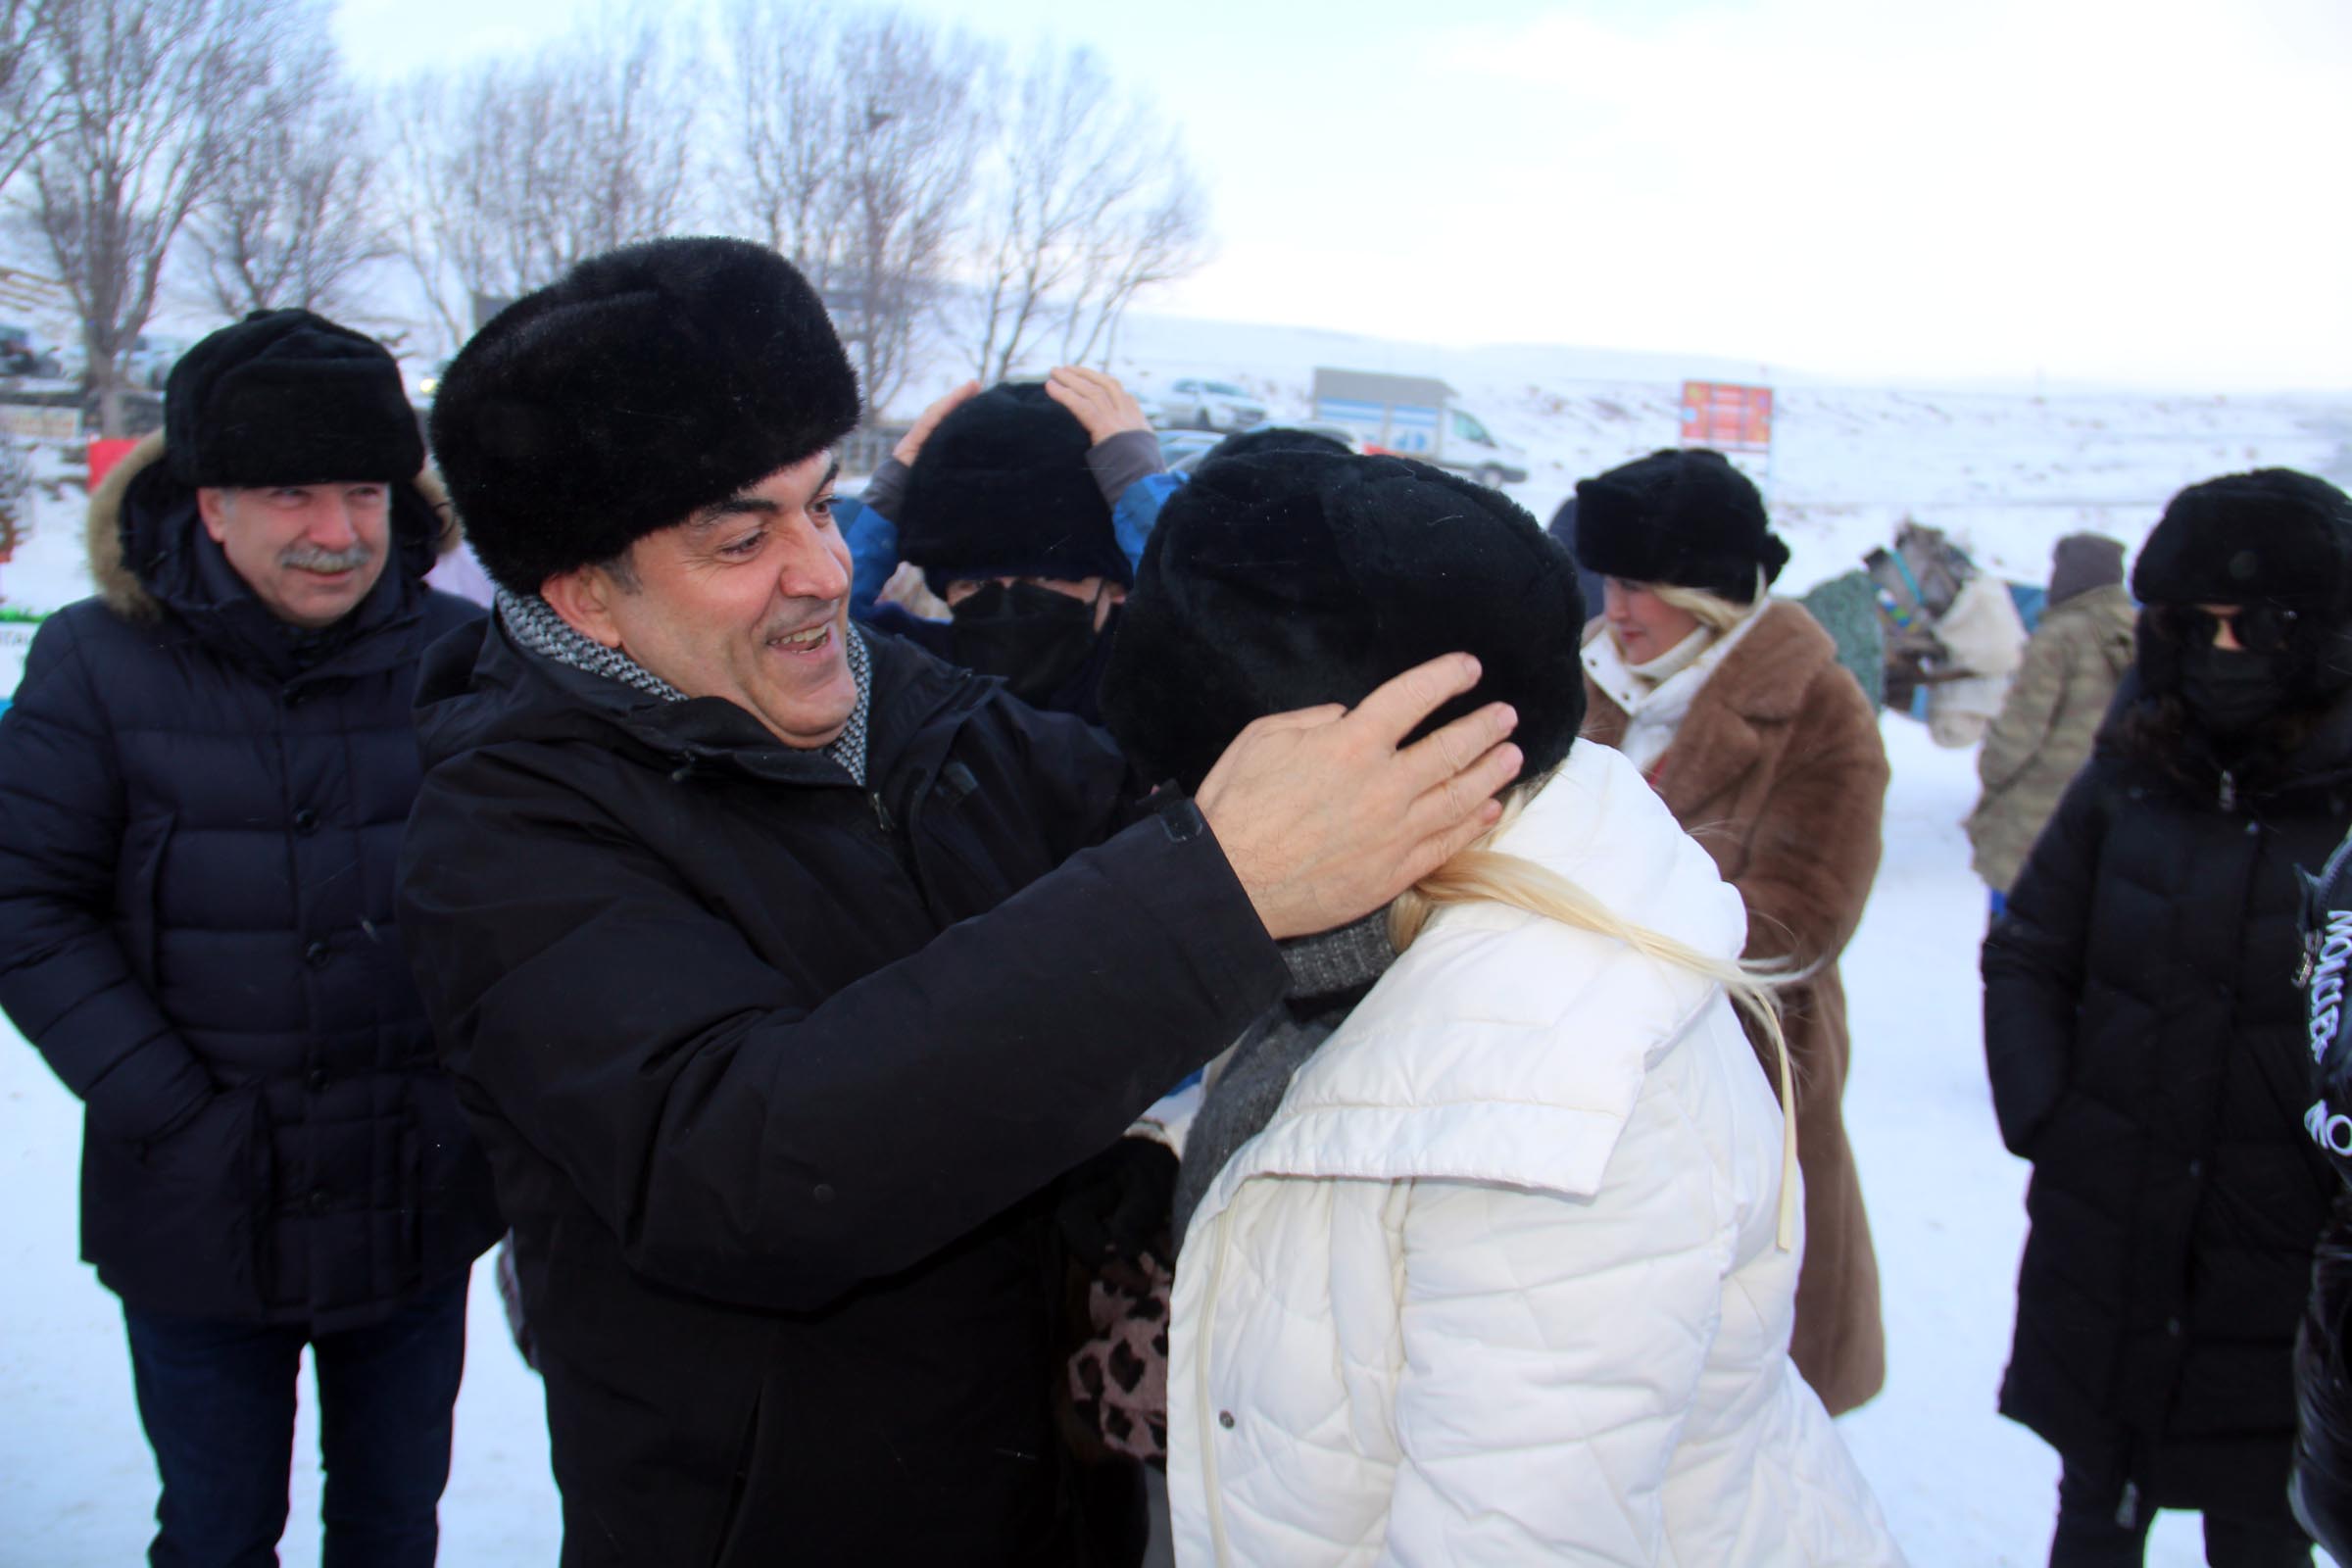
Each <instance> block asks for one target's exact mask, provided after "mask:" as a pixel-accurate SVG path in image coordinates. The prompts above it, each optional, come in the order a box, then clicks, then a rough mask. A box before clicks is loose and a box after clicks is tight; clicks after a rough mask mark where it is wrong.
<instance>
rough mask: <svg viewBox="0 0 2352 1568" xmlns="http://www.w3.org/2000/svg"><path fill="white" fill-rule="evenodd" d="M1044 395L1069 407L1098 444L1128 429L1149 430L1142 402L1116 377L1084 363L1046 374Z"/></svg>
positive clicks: (1089, 437) (1064, 406) (1150, 422)
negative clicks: (1088, 366) (1092, 368)
mask: <svg viewBox="0 0 2352 1568" xmlns="http://www.w3.org/2000/svg"><path fill="white" fill-rule="evenodd" d="M1046 396H1048V397H1050V398H1052V399H1053V400H1054V402H1056V403H1058V404H1060V405H1061V406H1062V407H1063V408H1065V409H1067V410H1069V411H1070V414H1071V417H1074V418H1075V419H1077V421H1078V422H1079V423H1080V424H1081V425H1084V426H1085V427H1086V434H1087V438H1088V439H1089V440H1091V441H1093V442H1094V443H1095V444H1096V445H1098V446H1100V445H1101V444H1102V443H1103V442H1105V441H1107V440H1109V439H1110V438H1111V437H1112V436H1114V435H1123V434H1125V433H1126V432H1127V431H1129V430H1149V429H1151V428H1152V421H1151V420H1150V419H1147V418H1145V417H1144V406H1143V405H1142V404H1140V403H1138V402H1136V401H1135V394H1134V393H1132V392H1130V391H1128V390H1127V389H1126V388H1125V387H1123V386H1121V385H1120V384H1119V382H1118V378H1117V377H1116V376H1113V375H1109V374H1106V373H1105V372H1103V371H1102V370H1090V369H1088V368H1086V367H1085V366H1083V365H1064V366H1061V367H1059V368H1056V369H1055V370H1054V373H1053V374H1052V375H1049V376H1047V377H1046Z"/></svg>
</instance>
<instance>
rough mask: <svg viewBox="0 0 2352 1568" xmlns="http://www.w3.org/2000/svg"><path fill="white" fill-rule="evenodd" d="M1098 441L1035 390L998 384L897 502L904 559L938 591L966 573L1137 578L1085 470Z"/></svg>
mask: <svg viewBox="0 0 2352 1568" xmlns="http://www.w3.org/2000/svg"><path fill="white" fill-rule="evenodd" d="M1093 445H1094V438H1093V437H1092V436H1089V435H1088V434H1087V433H1086V427H1085V426H1084V425H1082V424H1080V423H1079V422H1078V417H1077V416H1076V415H1073V414H1072V413H1070V411H1069V410H1067V409H1065V408H1063V407H1062V406H1061V405H1060V404H1058V403H1056V402H1054V400H1053V398H1051V397H1049V396H1048V395H1047V393H1046V389H1045V387H1044V386H1043V385H1042V384H1040V383H1038V382H1034V381H1031V382H1015V381H1006V382H1004V383H1002V384H1000V385H997V386H992V387H990V388H989V389H988V390H987V391H985V392H983V393H981V394H980V395H979V396H978V397H975V398H972V399H970V400H968V401H967V402H965V403H963V404H962V405H961V406H960V407H958V408H957V409H956V412H955V413H953V414H951V415H949V416H948V417H946V418H944V419H942V420H941V421H940V422H939V428H938V429H936V430H934V431H932V432H931V436H930V439H928V440H926V441H925V442H924V443H923V450H922V451H921V452H920V453H918V454H917V455H916V457H915V460H914V468H913V470H912V471H911V472H910V473H909V474H908V475H907V495H906V498H905V500H903V501H902V502H901V503H900V504H899V515H898V517H897V518H896V521H897V522H898V525H899V555H900V557H901V558H902V559H904V560H907V561H910V562H912V563H913V564H916V565H917V566H920V567H922V568H923V572H924V575H925V576H926V577H928V578H929V580H930V583H931V591H932V592H933V593H942V592H945V591H946V585H947V584H948V583H949V582H950V581H952V580H953V579H955V578H957V577H1059V578H1064V579H1067V580H1069V581H1072V582H1075V581H1078V580H1079V579H1081V578H1086V577H1095V576H1103V577H1109V578H1112V579H1113V580H1115V581H1118V582H1122V583H1124V582H1127V581H1128V580H1129V579H1130V578H1131V577H1132V576H1133V575H1134V573H1133V572H1132V571H1131V570H1130V569H1129V568H1128V564H1127V557H1126V555H1125V554H1124V553H1123V552H1122V551H1121V550H1120V549H1119V544H1118V539H1117V536H1116V535H1114V534H1113V533H1112V532H1111V526H1110V504H1109V503H1108V502H1106V501H1104V500H1103V491H1102V488H1101V486H1099V485H1097V484H1096V483H1095V475H1094V470H1093V469H1092V468H1090V467H1088V466H1087V463H1086V454H1087V450H1088V449H1089V448H1090V447H1092V446H1093Z"/></svg>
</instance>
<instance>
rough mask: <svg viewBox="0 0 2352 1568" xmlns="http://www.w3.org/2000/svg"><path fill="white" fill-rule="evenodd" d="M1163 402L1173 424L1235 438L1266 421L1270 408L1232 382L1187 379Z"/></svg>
mask: <svg viewBox="0 0 2352 1568" xmlns="http://www.w3.org/2000/svg"><path fill="white" fill-rule="evenodd" d="M1159 402H1160V407H1161V410H1162V412H1163V414H1164V416H1165V417H1166V419H1167V422H1168V423H1169V424H1172V425H1189V426H1190V427H1192V428H1193V429H1196V430H1221V431H1223V432H1224V433H1225V434H1227V435H1231V434H1232V433H1233V432H1234V431H1236V430H1247V429H1250V427H1252V426H1253V425H1260V424H1263V423H1265V422H1266V406H1265V405H1264V404H1263V403H1260V402H1259V401H1258V400H1257V399H1255V398H1253V397H1251V396H1250V394H1249V393H1247V392H1245V391H1243V390H1242V389H1241V388H1240V387H1238V386H1235V385H1234V384H1233V383H1232V382H1231V381H1204V380H1201V379H1200V378H1198V377H1196V376H1186V377H1185V378H1184V379H1183V380H1181V381H1178V382H1176V383H1174V384H1173V385H1171V386H1170V387H1169V388H1168V390H1167V394H1166V396H1164V397H1162V398H1161V399H1160V400H1159Z"/></svg>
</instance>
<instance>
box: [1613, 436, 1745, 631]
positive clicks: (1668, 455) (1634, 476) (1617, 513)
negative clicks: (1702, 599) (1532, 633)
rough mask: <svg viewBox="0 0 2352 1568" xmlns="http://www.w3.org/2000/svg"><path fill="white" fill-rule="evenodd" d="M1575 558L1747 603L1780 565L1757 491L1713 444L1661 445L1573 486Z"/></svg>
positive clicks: (1616, 573) (1631, 578) (1618, 573)
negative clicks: (1677, 447) (1761, 579)
mask: <svg viewBox="0 0 2352 1568" xmlns="http://www.w3.org/2000/svg"><path fill="white" fill-rule="evenodd" d="M1576 559H1577V560H1578V561H1579V562H1581V563H1583V564H1584V565H1585V566H1586V567H1587V568H1589V569H1590V570H1593V571H1597V572H1599V573H1600V574H1601V575H1602V576H1604V577H1621V578H1623V579H1624V580H1625V581H1627V582H1638V583H1670V584H1672V585H1674V586H1676V587H1680V588H1699V589H1704V590H1705V591H1706V592H1708V593H1711V594H1717V595H1720V596H1721V597H1723V598H1725V599H1728V600H1730V601H1731V602H1732V603H1734V604H1736V605H1745V604H1752V603H1753V602H1754V601H1755V597H1756V574H1757V572H1758V571H1761V572H1762V573H1763V575H1764V581H1765V583H1766V584H1768V585H1769V584H1770V583H1771V582H1773V581H1774V579H1776V578H1778V577H1779V576H1780V574H1781V568H1782V567H1783V566H1786V565H1787V564H1789V547H1788V546H1787V545H1786V544H1784V543H1782V541H1781V537H1780V535H1778V534H1776V533H1774V532H1773V531H1772V528H1771V525H1770V524H1769V523H1768V522H1767V521H1766V520H1765V516H1764V497H1763V496H1762V495H1761V494H1759V493H1758V492H1757V490H1756V487H1755V485H1754V484H1753V483H1752V482H1751V481H1750V480H1749V479H1748V477H1747V475H1746V474H1744V473H1741V472H1740V470H1739V469H1738V468H1735V467H1733V466H1732V465H1731V460H1729V459H1728V458H1726V457H1725V456H1724V455H1723V454H1722V453H1720V452H1709V451H1707V450H1705V449H1704V448H1698V447H1694V448H1691V449H1690V450H1688V451H1679V450H1675V449H1673V448H1669V449H1667V450H1665V451H1662V452H1653V453H1651V454H1650V455H1649V456H1648V457H1646V458H1638V459H1636V460H1635V461H1634V462H1632V463H1628V464H1626V465H1624V466H1621V467H1615V468H1611V469H1610V470H1609V471H1608V472H1606V473H1603V474H1599V475H1597V476H1595V477H1593V478H1591V479H1580V480H1578V481H1577V485H1576Z"/></svg>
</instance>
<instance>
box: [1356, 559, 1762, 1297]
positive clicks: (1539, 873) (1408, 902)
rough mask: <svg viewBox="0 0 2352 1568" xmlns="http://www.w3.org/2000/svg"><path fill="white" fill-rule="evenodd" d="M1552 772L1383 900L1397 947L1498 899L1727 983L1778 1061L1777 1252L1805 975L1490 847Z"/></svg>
mask: <svg viewBox="0 0 2352 1568" xmlns="http://www.w3.org/2000/svg"><path fill="white" fill-rule="evenodd" d="M1678 591H1684V592H1687V591H1688V590H1678ZM1693 597H1696V598H1705V599H1712V600H1714V601H1715V603H1717V604H1725V605H1728V604H1729V603H1730V602H1729V601H1728V600H1722V599H1716V598H1715V596H1714V595H1712V594H1703V595H1702V594H1694V595H1693ZM1734 608H1737V607H1734ZM1693 613H1695V612H1693ZM1548 777H1549V775H1548V774H1547V775H1545V777H1544V778H1541V779H1535V780H1532V781H1529V782H1527V783H1524V784H1521V785H1519V786H1518V787H1517V788H1515V789H1513V790H1512V791H1511V793H1510V795H1509V796H1508V797H1507V798H1506V799H1505V801H1504V802H1503V811H1502V816H1501V818H1500V820H1498V821H1496V822H1495V825H1494V826H1493V827H1492V828H1489V829H1488V830H1487V832H1486V833H1485V834H1484V835H1483V836H1481V837H1480V838H1479V840H1478V841H1477V842H1476V843H1474V844H1472V845H1471V846H1470V847H1469V848H1468V849H1465V850H1462V851H1460V852H1458V853H1457V854H1456V855H1455V856H1454V857H1453V858H1452V859H1450V860H1447V861H1446V863H1445V864H1444V865H1442V866H1440V867H1438V868H1437V869H1436V870H1435V871H1432V872H1431V873H1430V874H1429V875H1427V876H1425V877H1423V878H1422V879H1421V880H1420V881H1418V882H1416V883H1414V884H1413V885H1412V886H1411V887H1409V888H1407V889H1405V891H1404V892H1403V893H1401V894H1399V895H1397V901H1396V903H1394V904H1392V905H1391V906H1390V907H1389V940H1390V942H1391V944H1392V945H1393V946H1394V947H1395V948H1396V949H1397V952H1398V953H1402V952H1403V951H1404V950H1405V949H1406V948H1409V947H1411V946H1412V944H1413V940H1414V938H1416V937H1418V936H1419V935H1420V934H1421V932H1422V929H1423V928H1424V927H1425V926H1427V925H1428V923H1429V920H1430V917H1431V916H1433V915H1435V914H1436V913H1437V912H1438V911H1439V910H1440V909H1442V908H1445V907H1447V906H1449V905H1457V904H1499V905H1503V906H1504V907H1508V908H1513V909H1519V910H1522V911H1524V912H1526V913H1528V914H1532V915H1536V916H1538V917H1539V918H1542V919H1545V920H1556V921H1558V922H1559V923H1560V924H1562V925H1565V926H1569V927H1572V928H1573V929H1575V930H1578V931H1590V932H1592V933H1593V934H1594V935H1596V936H1602V937H1607V938H1609V939H1610V940H1611V941H1615V942H1621V943H1623V944H1624V945H1625V946H1627V947H1629V948H1631V949H1633V950H1634V951H1635V952H1636V953H1638V954H1640V955H1642V956H1643V957H1645V958H1648V959H1651V960H1652V961H1654V962H1658V963H1664V964H1668V965H1671V966H1672V967H1674V968H1677V969H1681V970H1684V971H1686V972H1688V973H1691V974H1695V975H1697V976H1699V977H1701V978H1702V979H1706V980H1711V981H1713V982H1714V983H1715V984H1717V985H1719V986H1721V987H1723V990H1724V994H1725V995H1726V996H1727V997H1729V998H1730V999H1731V1003H1732V1005H1733V1006H1734V1007H1736V1008H1738V1009H1739V1010H1740V1012H1741V1013H1743V1014H1745V1015H1746V1016H1747V1018H1748V1019H1749V1020H1750V1022H1752V1023H1753V1024H1754V1025H1755V1028H1756V1030H1757V1032H1758V1033H1760V1034H1761V1035H1762V1036H1763V1037H1764V1039H1765V1040H1766V1041H1768V1042H1770V1044H1771V1046H1772V1051H1773V1054H1774V1056H1775V1058H1776V1059H1777V1061H1778V1063H1779V1068H1780V1089H1781V1111H1782V1139H1781V1216H1780V1246H1781V1250H1783V1251H1792V1250H1795V1247H1796V1207H1795V1203H1796V1199H1795V1195H1796V1192H1797V1168H1796V1084H1795V1078H1794V1074H1793V1073H1792V1071H1791V1069H1790V1066H1789V1037H1788V1034H1787V1032H1786V1031H1785V1030H1784V1029H1783V1028H1782V1027H1781V1005H1780V999H1779V997H1778V995H1777V994H1776V993H1777V992H1778V991H1779V990H1780V989H1781V988H1782V987H1785V986H1788V985H1790V984H1793V983H1794V982H1795V981H1796V980H1798V979H1800V978H1801V976H1797V975H1793V974H1790V973H1789V972H1788V971H1787V970H1785V969H1783V968H1781V967H1780V966H1778V965H1774V964H1769V963H1763V962H1758V961H1755V960H1752V959H1747V958H1718V957H1715V956H1712V955H1709V954H1705V953H1701V952H1699V951H1698V950H1697V949H1696V948H1693V947H1691V946H1690V945H1689V944H1688V943H1684V942H1678V941H1676V940H1675V939H1674V938H1673V937H1670V936H1666V935H1663V934H1661V933H1659V932H1656V931H1652V930H1650V929H1649V928H1648V927H1646V926H1642V925H1638V924H1636V923H1635V922H1634V921H1631V920H1628V919H1626V918H1625V917H1624V916H1623V915H1621V914H1619V913H1617V912H1616V911H1615V910H1614V909H1611V908H1610V907H1608V906H1607V905H1605V904H1603V903H1601V902H1600V900H1598V899H1596V898H1594V897H1593V895H1592V894H1591V893H1589V892H1587V891H1586V890H1585V889H1583V888H1581V887H1578V886H1577V885H1576V884H1575V883H1574V882H1571V881H1569V880H1568V878H1566V877H1564V876H1562V875H1560V874H1559V873H1558V872H1557V871H1554V870H1552V869H1551V868H1550V867H1549V866H1544V865H1539V864H1537V863H1536V862H1535V861H1533V860H1530V859H1527V858H1523V857H1520V856H1516V855H1510V854H1506V853H1504V852H1503V851H1500V850H1495V849H1492V848H1490V847H1489V846H1490V845H1491V844H1492V842H1493V841H1494V838H1495V835H1496V834H1498V833H1500V832H1501V831H1502V830H1503V829H1504V828H1505V827H1507V826H1509V825H1510V823H1511V822H1512V820H1513V819H1514V818H1516V817H1517V816H1518V814H1519V813H1520V811H1521V810H1523V809H1525V808H1526V805H1527V802H1528V801H1529V800H1531V799H1533V798H1534V797H1535V795H1536V793H1537V792H1538V791H1539V790H1541V789H1542V788H1543V787H1544V783H1545V782H1546V780H1547V779H1548Z"/></svg>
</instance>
